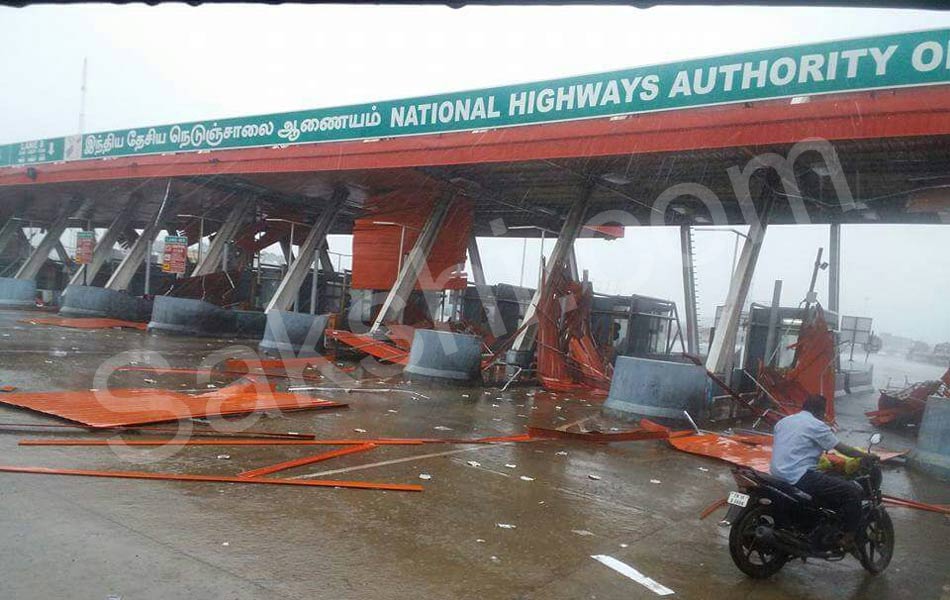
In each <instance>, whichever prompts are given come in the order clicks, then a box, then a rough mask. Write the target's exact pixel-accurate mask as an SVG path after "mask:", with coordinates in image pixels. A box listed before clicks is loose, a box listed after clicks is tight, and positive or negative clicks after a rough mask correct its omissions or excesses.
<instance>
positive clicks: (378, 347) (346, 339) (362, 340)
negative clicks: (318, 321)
mask: <svg viewBox="0 0 950 600" xmlns="http://www.w3.org/2000/svg"><path fill="white" fill-rule="evenodd" d="M325 335H326V336H327V337H328V338H330V339H332V340H336V341H338V342H341V343H343V344H346V345H347V346H349V347H350V348H352V349H354V350H359V351H360V352H365V353H366V354H369V355H370V356H375V357H376V358H378V359H380V360H385V361H389V362H391V363H396V364H397V365H405V364H406V363H408V362H409V353H408V352H406V351H405V350H402V349H400V348H397V347H395V346H393V345H391V344H387V343H386V342H381V341H379V340H377V339H375V338H373V337H372V336H369V335H364V334H359V333H352V332H350V331H341V330H339V329H328V330H327V332H326V334H325Z"/></svg>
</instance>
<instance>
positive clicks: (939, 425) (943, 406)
mask: <svg viewBox="0 0 950 600" xmlns="http://www.w3.org/2000/svg"><path fill="white" fill-rule="evenodd" d="M911 464H912V465H914V466H916V467H917V468H919V469H922V470H924V471H927V472H928V473H931V474H933V475H936V476H937V477H940V478H942V479H945V480H947V481H950V398H944V397H943V396H931V397H930V398H929V399H928V400H927V406H926V408H925V409H924V417H923V420H922V421H921V422H920V430H919V432H918V434H917V448H916V449H915V450H914V451H913V452H912V453H911Z"/></svg>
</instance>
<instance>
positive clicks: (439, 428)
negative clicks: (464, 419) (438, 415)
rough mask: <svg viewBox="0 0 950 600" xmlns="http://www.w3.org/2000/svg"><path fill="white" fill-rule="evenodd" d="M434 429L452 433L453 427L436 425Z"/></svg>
mask: <svg viewBox="0 0 950 600" xmlns="http://www.w3.org/2000/svg"><path fill="white" fill-rule="evenodd" d="M432 429H436V430H438V431H452V428H451V427H446V426H445V425H436V426H435V427H433V428H432Z"/></svg>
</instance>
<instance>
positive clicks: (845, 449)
mask: <svg viewBox="0 0 950 600" xmlns="http://www.w3.org/2000/svg"><path fill="white" fill-rule="evenodd" d="M826 406H827V400H826V399H825V397H824V396H818V395H813V396H809V397H808V399H806V400H805V402H804V404H803V406H802V410H801V412H798V413H796V414H794V415H791V416H788V417H785V418H783V419H782V420H780V421H779V422H778V423H777V424H776V425H775V428H774V430H773V433H774V439H773V446H772V461H771V464H770V471H771V473H772V476H773V477H777V478H779V479H781V480H783V481H786V482H788V483H790V484H792V485H794V486H795V487H797V488H798V489H800V490H802V491H803V492H805V493H807V494H809V495H810V496H812V497H813V498H814V499H815V501H816V502H817V503H818V504H819V505H821V506H825V507H827V508H829V509H832V510H834V511H836V512H838V513H839V514H840V515H841V517H842V520H843V521H844V530H845V533H844V536H843V537H842V539H841V544H842V546H844V547H845V548H848V549H850V548H852V547H853V546H854V543H855V534H856V532H857V529H858V525H859V524H860V520H861V498H862V490H861V487H860V486H859V485H858V484H856V483H855V482H853V481H850V480H847V479H844V478H842V477H836V476H834V475H829V474H827V473H824V472H822V471H820V470H819V469H818V465H819V459H820V458H821V456H822V454H823V453H825V452H827V451H829V450H835V451H837V452H838V453H839V454H843V455H845V456H849V457H852V458H860V459H862V460H875V459H876V457H874V456H873V455H870V454H867V453H865V452H862V451H861V450H858V449H857V448H852V447H851V446H848V445H845V444H842V443H841V442H840V441H839V440H838V438H837V436H835V434H834V432H833V431H832V430H831V427H829V426H828V424H827V423H825V422H824V418H825V410H826Z"/></svg>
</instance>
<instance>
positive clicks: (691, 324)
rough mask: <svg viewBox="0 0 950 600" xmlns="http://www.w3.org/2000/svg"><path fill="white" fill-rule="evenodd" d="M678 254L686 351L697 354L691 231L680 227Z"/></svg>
mask: <svg viewBox="0 0 950 600" xmlns="http://www.w3.org/2000/svg"><path fill="white" fill-rule="evenodd" d="M680 254H681V256H682V258H683V301H684V303H685V305H686V306H684V307H683V308H684V309H685V311H686V351H687V352H689V353H690V354H698V353H699V316H698V313H697V310H696V271H695V267H694V265H693V230H692V228H691V227H690V226H689V225H680Z"/></svg>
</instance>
